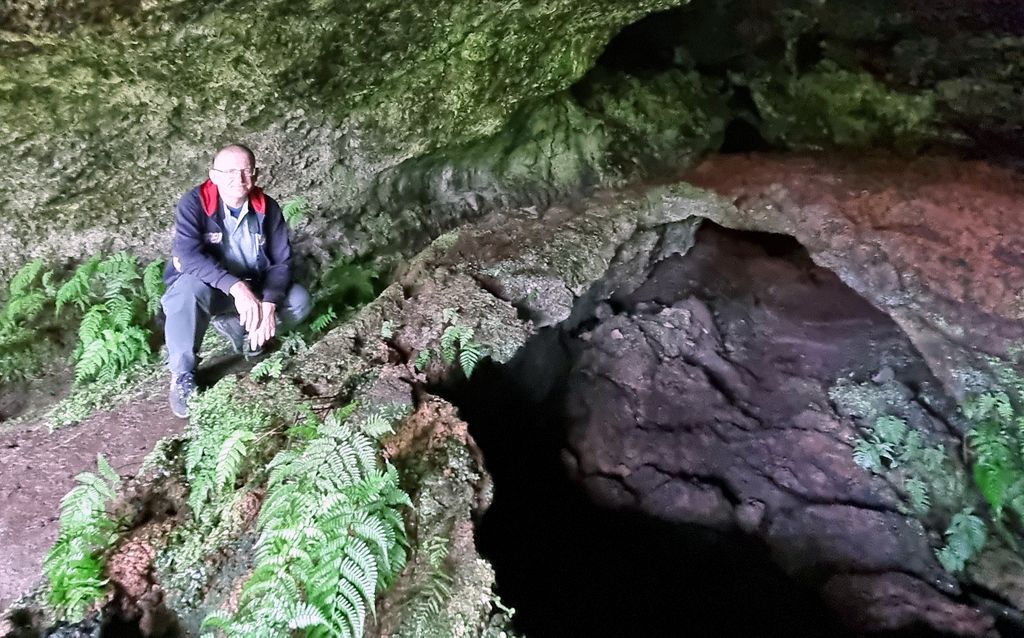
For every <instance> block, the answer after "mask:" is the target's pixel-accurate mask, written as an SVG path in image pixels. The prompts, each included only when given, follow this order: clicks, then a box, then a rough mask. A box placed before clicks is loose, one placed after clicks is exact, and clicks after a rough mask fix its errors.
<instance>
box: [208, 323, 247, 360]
mask: <svg viewBox="0 0 1024 638" xmlns="http://www.w3.org/2000/svg"><path fill="white" fill-rule="evenodd" d="M210 324H211V325H212V326H213V328H214V329H215V330H216V331H217V332H219V333H220V335H221V336H222V337H224V338H225V339H227V340H228V343H229V344H231V350H232V351H234V353H235V354H242V348H243V347H244V346H245V328H243V327H242V324H240V323H238V317H234V316H231V315H217V316H216V317H214V318H213V319H211V320H210Z"/></svg>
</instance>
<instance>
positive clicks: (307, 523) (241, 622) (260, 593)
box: [204, 414, 410, 637]
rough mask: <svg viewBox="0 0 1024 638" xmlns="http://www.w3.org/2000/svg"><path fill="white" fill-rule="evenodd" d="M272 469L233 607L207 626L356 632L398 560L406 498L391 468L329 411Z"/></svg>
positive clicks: (239, 631) (361, 434) (236, 631)
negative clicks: (248, 567) (247, 573)
mask: <svg viewBox="0 0 1024 638" xmlns="http://www.w3.org/2000/svg"><path fill="white" fill-rule="evenodd" d="M379 426H380V424H379V423H377V424H375V425H374V431H375V432H379V431H380V427H379ZM270 469H271V473H270V478H269V480H268V487H267V497H266V501H265V502H264V504H263V508H262V510H261V512H260V516H259V520H258V526H259V530H260V537H259V539H258V541H257V543H256V547H255V557H256V560H255V567H254V569H253V573H252V576H251V577H250V578H249V580H248V581H247V582H246V584H245V586H244V588H243V589H242V593H241V596H240V601H239V608H238V611H237V613H235V614H234V615H228V614H225V613H217V614H213V615H211V616H209V617H208V618H207V619H206V621H205V622H204V626H205V627H207V628H218V629H220V630H222V631H223V632H224V633H225V634H226V635H227V636H245V637H259V636H267V637H271V636H284V635H290V634H292V633H293V632H295V631H300V630H301V631H303V632H304V635H307V636H342V637H358V636H362V634H363V625H364V622H365V620H366V617H367V614H368V613H373V610H374V600H375V595H376V592H377V591H378V590H379V589H380V588H383V587H386V586H387V585H388V584H390V583H391V582H392V581H393V579H394V578H395V576H396V575H397V574H398V572H399V571H400V570H401V569H402V567H403V565H404V563H405V549H404V546H405V543H406V540H405V532H404V526H403V523H402V518H401V516H400V514H399V511H398V508H399V507H401V506H408V505H410V501H409V497H408V496H407V495H406V494H405V493H404V492H402V490H401V489H400V488H399V486H398V473H397V471H396V470H395V469H394V468H393V467H390V466H387V467H382V466H381V464H380V461H379V460H378V455H377V444H376V443H375V442H374V440H373V438H372V437H371V436H370V435H369V434H368V433H367V431H366V429H365V428H360V427H356V426H353V425H351V424H350V423H349V422H347V421H342V420H341V419H340V418H339V417H338V416H337V415H336V414H332V415H329V416H328V418H327V419H326V420H325V422H324V424H323V425H322V426H320V428H319V429H318V433H317V435H316V436H315V437H314V438H312V439H310V440H308V441H307V442H306V443H304V444H303V445H302V446H300V447H298V448H297V449H292V450H287V451H284V452H281V453H279V454H278V455H277V456H276V457H275V459H274V460H273V461H272V462H271V464H270Z"/></svg>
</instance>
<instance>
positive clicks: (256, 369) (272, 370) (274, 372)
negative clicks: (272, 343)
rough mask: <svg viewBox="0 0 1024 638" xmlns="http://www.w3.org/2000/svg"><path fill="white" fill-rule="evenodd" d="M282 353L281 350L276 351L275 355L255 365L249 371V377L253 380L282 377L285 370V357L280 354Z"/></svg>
mask: <svg viewBox="0 0 1024 638" xmlns="http://www.w3.org/2000/svg"><path fill="white" fill-rule="evenodd" d="M280 354H281V353H280V352H278V353H275V354H274V355H273V356H270V357H268V358H266V359H264V360H263V361H260V362H259V363H257V364H256V365H254V366H253V367H252V370H250V371H249V378H250V379H252V380H253V381H263V380H266V379H278V378H280V377H281V374H282V373H283V372H284V357H282V356H280Z"/></svg>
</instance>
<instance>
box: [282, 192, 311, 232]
mask: <svg viewBox="0 0 1024 638" xmlns="http://www.w3.org/2000/svg"><path fill="white" fill-rule="evenodd" d="M307 206H308V202H307V201H306V198H304V197H294V198H292V199H289V200H288V201H286V202H284V204H282V205H281V215H282V216H283V217H284V221H285V223H287V224H288V225H289V226H294V225H295V224H296V223H298V222H299V221H300V220H301V219H302V218H303V217H305V216H306V209H307Z"/></svg>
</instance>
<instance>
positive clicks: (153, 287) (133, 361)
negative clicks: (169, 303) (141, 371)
mask: <svg viewBox="0 0 1024 638" xmlns="http://www.w3.org/2000/svg"><path fill="white" fill-rule="evenodd" d="M162 269H163V262H162V261H160V260H158V261H155V262H152V263H150V264H149V265H148V266H147V267H146V268H145V270H144V271H142V272H140V271H139V263H138V260H137V259H136V258H135V257H133V256H131V255H129V254H128V253H125V252H120V253H116V254H114V255H111V256H109V257H107V258H105V259H101V258H100V257H93V258H91V259H89V260H87V261H86V262H84V263H83V264H82V265H81V266H79V267H78V269H77V270H76V271H75V273H74V274H73V275H72V276H71V278H70V279H69V280H68V281H67V282H65V283H64V285H63V286H61V287H60V289H59V290H58V291H57V298H56V310H57V313H58V314H60V312H61V311H62V310H63V308H64V307H66V306H69V305H74V306H76V307H77V308H78V309H79V311H81V312H83V313H84V314H83V316H82V322H81V325H80V326H79V331H78V337H79V341H78V345H77V347H76V348H75V352H74V355H73V356H74V359H75V382H76V383H78V384H82V383H85V382H87V381H93V380H96V381H101V382H112V381H114V380H115V379H117V378H118V377H120V376H121V375H122V374H123V373H125V372H126V371H127V370H129V369H131V368H132V367H134V366H135V365H138V364H140V363H146V362H148V361H149V360H150V359H151V358H152V355H153V353H152V350H151V349H150V346H149V329H148V328H147V324H148V323H149V319H150V317H152V315H153V313H154V312H155V311H156V309H157V308H158V307H159V304H160V297H161V295H163V291H164V287H163V281H162V277H161V271H162Z"/></svg>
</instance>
